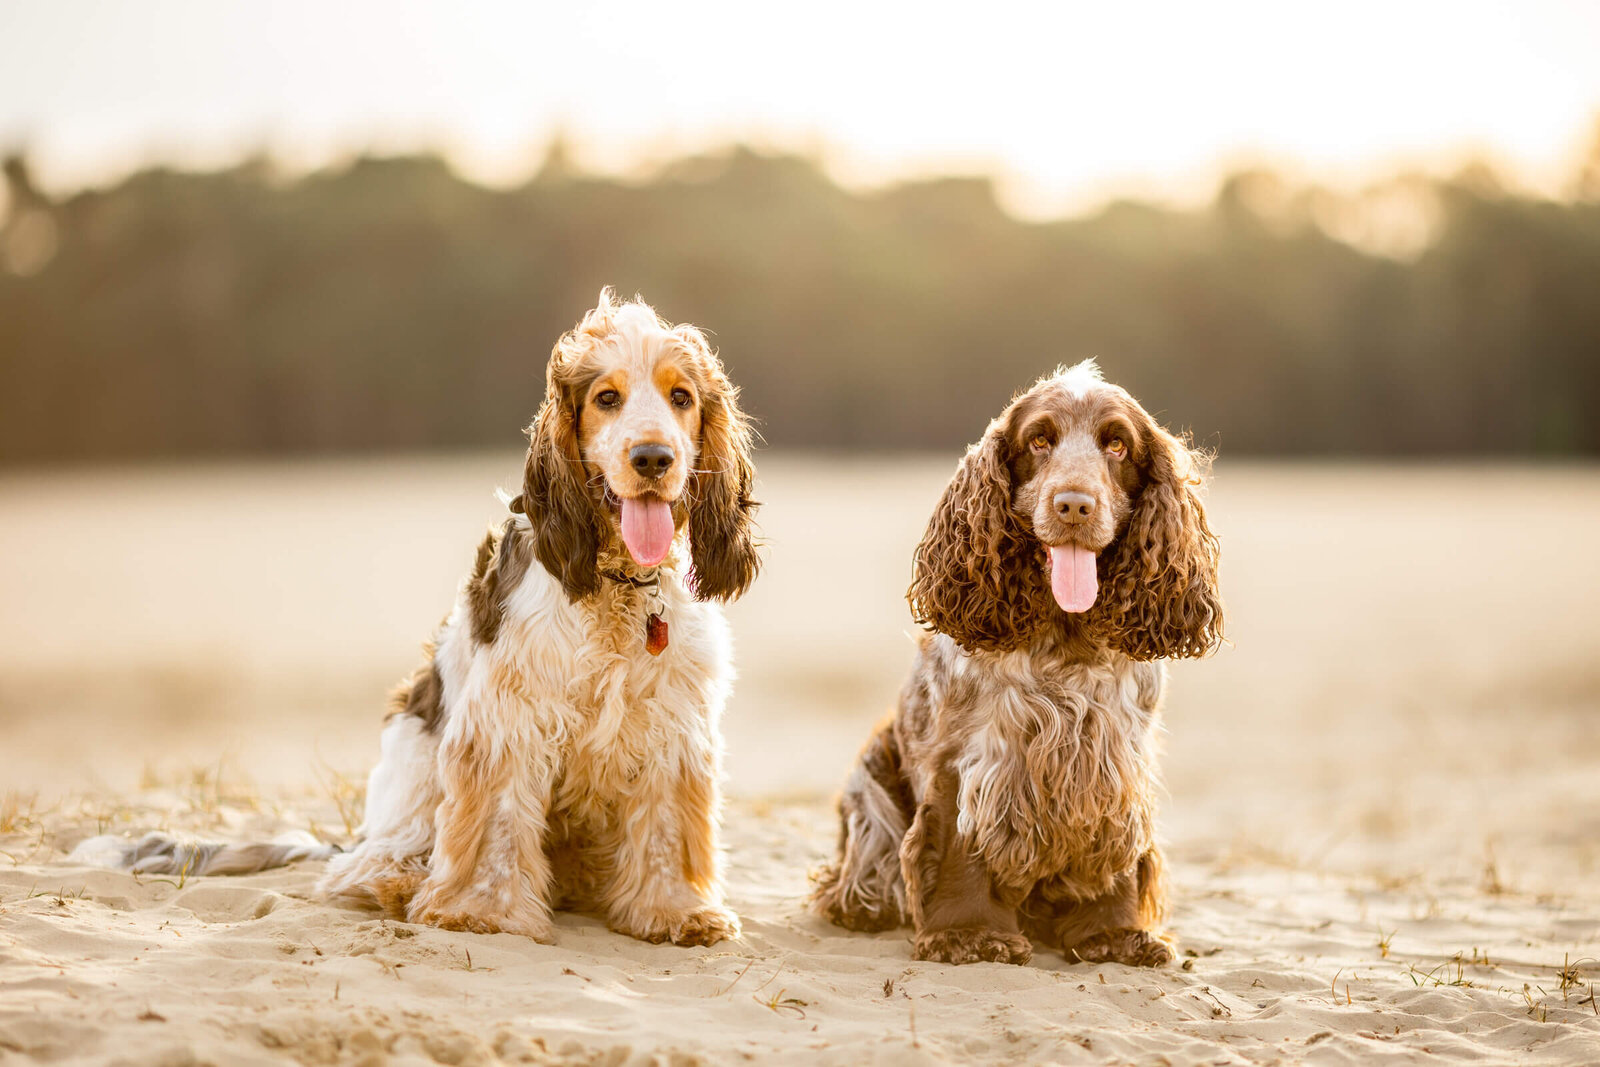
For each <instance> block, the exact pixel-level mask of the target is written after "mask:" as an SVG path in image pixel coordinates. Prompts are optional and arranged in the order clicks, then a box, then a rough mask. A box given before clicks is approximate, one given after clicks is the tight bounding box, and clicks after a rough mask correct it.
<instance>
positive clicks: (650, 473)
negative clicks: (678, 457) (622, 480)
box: [628, 445, 674, 478]
mask: <svg viewBox="0 0 1600 1067" xmlns="http://www.w3.org/2000/svg"><path fill="white" fill-rule="evenodd" d="M673 458H674V457H673V454H672V449H671V448H670V447H668V446H667V445H634V446H633V447H632V448H630V449H628V462H629V463H630V464H632V466H633V469H634V470H635V471H638V472H639V475H640V477H643V478H659V477H661V476H662V475H663V474H665V473H667V468H669V467H671V466H672V460H673Z"/></svg>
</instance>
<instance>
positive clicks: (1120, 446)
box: [1106, 437, 1128, 459]
mask: <svg viewBox="0 0 1600 1067" xmlns="http://www.w3.org/2000/svg"><path fill="white" fill-rule="evenodd" d="M1106 451H1107V452H1110V453H1111V454H1112V455H1113V456H1116V457H1117V458H1118V459H1121V458H1122V457H1124V456H1126V455H1127V454H1128V446H1127V444H1126V442H1124V441H1123V440H1122V438H1120V437H1113V438H1112V439H1111V440H1109V441H1107V442H1106Z"/></svg>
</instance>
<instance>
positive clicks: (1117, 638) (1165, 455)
mask: <svg viewBox="0 0 1600 1067" xmlns="http://www.w3.org/2000/svg"><path fill="white" fill-rule="evenodd" d="M1149 429H1150V437H1149V439H1150V481H1149V482H1148V483H1147V484H1146V485H1145V487H1144V490H1143V491H1142V492H1141V493H1140V495H1139V500H1138V502H1137V504H1135V506H1134V509H1133V514H1132V515H1130V516H1129V518H1128V525H1127V528H1126V529H1125V530H1124V531H1123V534H1122V537H1121V538H1120V539H1119V541H1118V544H1117V547H1116V549H1115V551H1114V554H1113V555H1112V556H1111V559H1110V560H1109V561H1104V560H1103V561H1102V565H1101V567H1102V569H1101V577H1100V599H1099V603H1097V604H1096V605H1095V607H1094V615H1093V616H1092V618H1091V625H1093V626H1094V627H1095V628H1096V629H1097V631H1098V632H1099V633H1100V634H1101V635H1103V636H1104V637H1105V639H1106V640H1107V641H1108V642H1109V643H1110V644H1111V645H1112V646H1113V647H1116V648H1118V649H1120V650H1121V651H1122V652H1123V653H1124V654H1126V655H1127V656H1129V657H1131V658H1133V659H1140V660H1149V659H1164V658H1167V657H1179V658H1196V657H1200V656H1205V655H1208V654H1210V653H1211V652H1213V651H1215V650H1216V648H1217V646H1218V645H1219V644H1220V643H1221V642H1222V627H1223V609H1222V595H1221V592H1220V590H1219V588H1218V586H1217V557H1218V546H1217V537H1216V535H1215V534H1213V533H1212V532H1211V527H1210V526H1209V525H1208V524H1207V522H1206V509H1205V505H1204V504H1203V503H1202V502H1201V500H1200V495H1199V488H1200V486H1201V485H1202V484H1203V482H1204V473H1205V471H1206V469H1207V467H1208V465H1209V460H1208V458H1207V457H1206V456H1205V455H1204V454H1202V453H1199V452H1194V451H1191V450H1190V449H1189V447H1188V446H1187V445H1186V444H1184V442H1182V441H1180V440H1179V439H1178V438H1176V437H1174V436H1172V435H1171V434H1169V433H1167V432H1166V431H1165V430H1162V429H1161V428H1160V427H1158V426H1155V425H1154V423H1151V425H1150V427H1149Z"/></svg>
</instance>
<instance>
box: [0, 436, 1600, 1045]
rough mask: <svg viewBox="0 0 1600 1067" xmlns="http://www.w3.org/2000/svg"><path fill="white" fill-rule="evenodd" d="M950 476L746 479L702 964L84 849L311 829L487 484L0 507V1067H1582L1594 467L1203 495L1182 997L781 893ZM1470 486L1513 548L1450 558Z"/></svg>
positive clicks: (260, 478) (157, 478) (258, 477)
mask: <svg viewBox="0 0 1600 1067" xmlns="http://www.w3.org/2000/svg"><path fill="white" fill-rule="evenodd" d="M950 462H951V461H949V460H944V459H941V460H936V461H922V460H903V461H894V462H875V463H867V462H860V461H850V462H846V461H832V460H827V459H814V458H813V459H798V458H787V457H768V458H767V460H766V461H765V462H764V463H763V465H762V467H763V473H764V483H765V484H764V486H763V491H764V495H765V498H766V499H767V500H769V502H770V503H769V506H768V508H767V509H766V511H765V512H764V527H765V529H766V530H767V533H768V536H769V541H770V542H771V544H770V564H769V568H768V573H767V574H766V575H765V576H764V577H763V579H762V580H761V582H759V583H758V585H757V587H756V589H755V590H754V591H753V592H752V594H751V595H750V597H748V598H747V599H746V600H745V601H744V602H742V603H741V604H739V605H737V606H736V607H735V608H734V609H733V611H732V613H731V617H732V621H733V625H734V629H735V633H736V636H737V638H738V640H739V643H740V666H741V671H742V674H743V679H742V681H741V683H740V687H739V690H738V693H737V694H736V697H735V699H734V701H733V703H732V705H731V706H730V708H729V712H728V718H727V721H726V733H727V735H728V739H729V749H730V753H729V772H730V793H731V794H732V796H733V801H732V803H731V804H730V810H729V813H728V829H727V839H728V846H729V867H730V878H729V882H730V891H731V895H732V903H733V904H734V905H735V907H737V908H738V910H739V911H740V912H741V914H742V915H743V916H744V919H745V931H746V932H745V936H744V939H743V941H742V942H740V943H736V944H725V945H719V946H716V947H714V948H711V949H677V948H672V947H660V946H651V945H644V944H640V943H636V942H633V941H630V940H627V939H624V938H621V937H618V936H616V935H613V934H610V933H609V932H607V931H606V930H605V928H604V926H603V925H602V924H601V923H599V922H598V921H596V920H594V919H592V918H587V917H583V916H575V915H573V916H563V917H562V919H561V921H560V923H559V926H558V941H557V943H556V944H555V945H551V946H541V945H536V944H533V943H530V942H527V941H524V940H522V939H518V938H514V937H507V936H494V937H478V936H473V935H463V934H450V933H444V932H440V931H435V930H431V929H426V928H418V927H411V926H407V925H403V924H395V923H388V922H384V921H381V920H377V919H374V918H372V917H371V916H370V915H367V914H365V913H362V912H358V911H351V910H342V909H337V908H330V907H326V906H323V905H320V904H316V903H313V902H311V901H310V900H309V899H308V891H309V888H310V886H311V884H312V882H313V881H314V879H315V877H316V866H315V865H307V866H305V867H301V868H292V869H289V870H285V871H279V872H273V873H270V874H267V875H263V876H258V877H252V878H240V879H194V880H185V879H154V878H143V879H134V878H133V877H131V876H128V875H124V874H118V873H110V872H103V871H93V870H86V869H82V868H77V867H73V866H70V865H67V864H66V863H65V862H64V853H65V851H66V850H68V849H70V847H71V846H72V845H73V844H74V843H76V841H78V840H79V839H81V838H82V837H84V836H87V835H89V834H91V833H95V832H102V831H112V832H121V831H124V830H129V831H131V830H136V829H146V828H151V827H167V828H174V829H185V830H192V831H195V832H199V833H203V834H206V835H209V836H218V835H221V836H229V835H232V836H238V837H248V836H255V835H257V834H259V833H263V832H268V831H274V832H275V831H277V830H281V829H286V828H309V829H312V830H313V831H315V832H318V833H320V834H323V835H325V836H329V837H332V838H335V839H343V838H345V837H346V835H347V833H348V827H349V825H350V824H351V821H352V820H353V819H355V818H357V817H358V816H357V812H358V808H359V796H358V790H357V788H356V786H355V785H354V784H353V783H356V782H358V781H359V780H360V778H361V776H362V775H363V774H364V772H365V770H366V767H367V766H368V764H369V761H370V760H371V758H372V756H373V754H374V753H375V748H376V722H377V716H378V709H379V706H380V698H381V693H382V690H383V688H384V687H385V686H386V685H387V684H388V682H390V681H391V680H393V679H394V678H396V677H398V676H399V675H400V674H401V673H402V672H403V671H404V670H406V669H407V667H408V665H409V662H410V660H411V657H412V655H413V650H414V649H415V647H416V644H417V642H418V641H419V640H420V638H421V637H423V636H424V635H425V634H426V632H427V630H428V628H429V627H430V626H431V624H432V623H433V622H434V621H436V620H437V618H438V616H439V614H440V612H441V611H442V609H443V607H444V606H445V605H446V604H447V602H448V600H449V597H450V593H451V590H452V588H453V585H454V583H455V581H456V580H457V579H458V578H459V577H460V574H461V571H462V569H463V567H464V566H465V564H466V562H467V557H468V555H469V553H470V549H471V546H472V544H473V542H474V540H475V535H476V533H477V532H478V530H480V529H481V526H482V524H483V523H484V522H485V521H487V520H488V519H489V517H490V516H491V515H492V514H493V509H494V506H493V502H492V500H491V499H490V497H489V495H488V493H489V489H490V488H491V487H492V486H493V485H494V484H495V483H496V482H502V483H509V482H510V481H511V480H512V479H513V478H514V476H515V471H516V460H515V457H510V456H491V457H462V458H456V459H428V460H414V461H371V462H341V463H318V464H307V465H298V466H282V465H261V466H240V467H232V466H229V467H210V468H182V469H170V470H156V471H150V470H111V469H98V470H92V471H75V472H71V473H65V474H62V473H56V474H50V475H39V474H26V475H18V474H13V475H8V476H5V477H4V478H0V1064H9V1063H11V1062H27V1061H30V1060H42V1061H55V1062H83V1063H102V1062H117V1061H119V1060H122V1061H128V1062H137V1063H152V1062H160V1063H166V1062H171V1063H194V1062H212V1063H241V1062H242V1063H248V1062H257V1061H259V1062H292V1061H299V1062H317V1063H322V1062H329V1063H334V1062H336V1063H357V1062H385V1061H390V1060H392V1061H394V1062H405V1061H408V1060H409V1061H417V1062H448V1063H480V1062H488V1063H492V1062H496V1061H506V1062H536V1063H537V1062H577V1063H616V1064H622V1063H629V1062H641V1063H642V1062H662V1063H694V1062H710V1063H723V1062H740V1061H754V1062H783V1061H793V1062H821V1063H874V1062H895V1063H898V1062H908V1063H919V1062H952V1063H975V1062H978V1063H981V1062H1004V1063H1016V1062H1061V1063H1139V1064H1161V1063H1172V1064H1177V1063H1217V1064H1223V1063H1299V1062H1306V1063H1372V1062H1420V1061H1422V1060H1423V1059H1429V1060H1443V1061H1447V1062H1457V1061H1460V1062H1468V1061H1470V1062H1476V1063H1558V1064H1570V1065H1578V1064H1592V1063H1600V1006H1597V1005H1596V1002H1595V998H1594V992H1595V980H1596V979H1597V978H1600V961H1597V957H1600V774H1597V773H1596V772H1597V771H1600V729H1597V727H1600V625H1597V623H1596V620H1595V614H1594V613H1595V607H1594V604H1595V597H1596V593H1597V592H1600V557H1597V556H1596V554H1595V553H1593V551H1592V548H1591V541H1592V537H1593V531H1594V530H1595V529H1600V472H1596V471H1593V470H1533V469H1525V468H1517V467H1484V468H1437V467H1396V468H1368V467H1307V466H1293V467H1291V466H1231V465H1228V464H1224V465H1222V466H1221V468H1220V469H1219V472H1218V478H1217V482H1216V485H1215V487H1214V489H1213V492H1212V497H1211V508H1212V512H1213V516H1214V519H1215V525H1216V526H1217V528H1218V530H1219V532H1220V534H1221V536H1222V539H1223V546H1224V568H1225V573H1224V587H1225V591H1226V593H1227V595H1228V600H1229V607H1230V613H1231V620H1232V621H1231V625H1230V634H1231V636H1232V638H1233V641H1234V644H1233V646H1232V647H1230V648H1227V649H1224V650H1223V652H1222V653H1220V654H1219V655H1218V656H1217V657H1215V658H1214V659H1212V660H1210V661H1207V662H1205V663H1199V664H1183V665H1180V666H1177V667H1175V668H1174V670H1173V672H1172V673H1173V684H1172V687H1171V691H1170V696H1169V699H1168V724H1169V729H1170V737H1169V742H1168V758H1167V763H1166V768H1167V778H1168V785H1169V792H1170V794H1171V796H1170V799H1169V800H1168V802H1167V805H1166V808H1165V836H1166V838H1167V839H1168V841H1169V843H1170V850H1171V855H1172V857H1173V859H1174V874H1175V884H1176V894H1177V908H1176V914H1175V916H1174V919H1173V923H1172V926H1173V930H1174V933H1175V934H1176V935H1177V937H1178V939H1179V942H1180V945H1181V947H1182V950H1183V952H1184V956H1183V964H1182V966H1181V967H1173V968H1168V969H1163V970H1160V971H1135V970H1130V969H1127V968H1122V967H1117V966H1097V967H1091V966H1086V965H1082V964H1072V963H1068V962H1067V961H1065V960H1063V959H1061V958H1060V957H1059V956H1056V955H1054V954H1052V953H1049V952H1040V953H1039V954H1038V956H1037V957H1036V959H1035V961H1034V963H1033V964H1032V965H1030V966H1028V967H1025V968H1013V967H1004V966H1000V965H994V964H980V965H973V966H968V967H961V968H952V967H945V966H937V965H930V964H923V963H915V962H913V961H912V960H911V959H910V954H909V945H908V944H907V942H906V940H905V938H904V937H903V936H899V935H894V934H886V935H881V936H875V937H873V936H862V935H851V934H845V933H844V932H842V931H839V930H836V929H833V928H831V927H828V926H826V925H825V924H822V923H820V922H818V921H817V920H815V919H813V918H811V917H809V916H808V915H806V914H805V913H804V912H803V911H802V909H801V907H800V903H799V902H800V899H801V897H802V895H803V893H804V890H805V871H806V869H807V868H808V867H809V866H810V865H811V864H813V863H815V862H817V861H818V860H820V859H821V858H822V857H823V856H824V855H825V854H826V852H827V850H828V848H829V847H830V846H831V843H832V834H833V826H832V821H831V816H830V814H829V811H828V800H827V798H828V795H829V793H830V792H831V791H832V790H833V789H834V788H836V787H837V785H838V782H839V781H840V780H841V778H842V775H843V773H844V770H845V768H846V766H847V764H848V762H849V759H850V756H851V754H852V752H853V750H854V748H855V747H856V745H857V744H859V742H860V740H861V739H862V737H863V736H864V734H865V730H866V727H867V724H868V723H870V721H871V720H872V719H873V718H874V717H876V715H878V714H879V713H881V711H882V710H883V708H884V707H885V706H886V704H887V702H888V701H889V700H890V699H891V697H892V695H893V692H894V690H895V688H896V686H897V685H898V683H899V680H900V676H901V673H902V672H903V671H904V669H905V666H906V663H907V661H908V658H909V645H908V643H907V641H906V638H905V634H906V632H907V631H908V630H909V622H908V621H907V620H906V618H905V613H904V608H903V603H902V601H901V600H900V595H901V593H902V592H903V589H904V585H905V581H906V567H907V562H906V561H907V559H908V553H909V549H910V546H911V544H912V543H913V542H914V541H915V539H916V537H917V535H918V534H919V533H920V530H921V526H922V524H923V522H924V520H925V518H926V514H927V511H928V509H929V508H930V507H931V504H932V501H933V499H934V498H935V497H936V495H937V493H938V491H939V488H940V485H941V483H942V481H943V478H944V477H945V476H946V474H947V473H948V469H949V466H950ZM1487 489H1492V490H1493V492H1494V493H1495V499H1496V501H1497V503H1498V505H1499V506H1500V507H1502V508H1507V509H1509V510H1510V512H1511V513H1514V514H1518V515H1521V516H1523V517H1524V519H1523V521H1521V522H1518V523H1515V524H1505V525H1503V526H1502V527H1497V528H1496V530H1495V531H1494V532H1493V537H1492V539H1490V538H1489V535H1488V534H1486V532H1485V530H1484V528H1483V524H1482V521H1481V517H1480V515H1479V508H1478V501H1479V500H1480V499H1481V494H1482V493H1483V492H1484V491H1486V490H1487Z"/></svg>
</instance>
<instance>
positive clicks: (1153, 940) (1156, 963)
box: [1066, 927, 1172, 967]
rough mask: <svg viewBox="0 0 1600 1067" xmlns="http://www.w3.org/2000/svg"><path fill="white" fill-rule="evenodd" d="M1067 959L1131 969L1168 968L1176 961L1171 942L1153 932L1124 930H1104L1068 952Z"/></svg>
mask: <svg viewBox="0 0 1600 1067" xmlns="http://www.w3.org/2000/svg"><path fill="white" fill-rule="evenodd" d="M1066 956H1067V959H1069V960H1076V961H1081V962H1083V963H1121V964H1126V965H1127V966H1129V967H1165V966H1166V965H1167V964H1169V963H1171V962H1172V945H1171V943H1170V942H1168V941H1166V940H1164V939H1162V938H1160V937H1158V936H1156V935H1155V934H1152V933H1151V932H1150V931H1149V930H1135V929H1132V928H1131V927H1121V928H1118V929H1116V930H1102V931H1101V932H1100V933H1098V934H1095V935H1094V936H1093V937H1088V938H1085V939H1084V940H1082V941H1079V942H1078V943H1077V944H1076V945H1073V946H1072V947H1071V948H1069V949H1067V952H1066Z"/></svg>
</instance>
